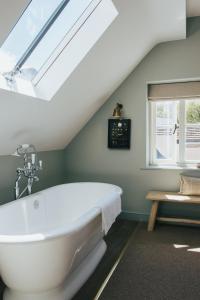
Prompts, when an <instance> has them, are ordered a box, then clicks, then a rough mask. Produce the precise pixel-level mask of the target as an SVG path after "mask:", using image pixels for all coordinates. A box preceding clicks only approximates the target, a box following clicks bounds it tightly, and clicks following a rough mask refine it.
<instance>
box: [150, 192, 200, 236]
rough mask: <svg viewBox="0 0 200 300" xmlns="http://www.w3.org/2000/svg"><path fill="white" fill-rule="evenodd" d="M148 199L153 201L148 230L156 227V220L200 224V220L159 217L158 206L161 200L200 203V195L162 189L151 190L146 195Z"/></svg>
mask: <svg viewBox="0 0 200 300" xmlns="http://www.w3.org/2000/svg"><path fill="white" fill-rule="evenodd" d="M146 199H147V200H150V201H152V206H151V213H150V216H149V222H148V231H153V230H154V227H155V222H156V220H157V221H162V222H173V223H185V224H198V225H200V220H193V219H179V218H167V217H158V216H157V212H158V206H159V202H160V201H161V202H168V203H174V202H175V203H188V204H200V196H186V195H181V194H179V193H176V192H160V191H150V192H148V194H147V195H146Z"/></svg>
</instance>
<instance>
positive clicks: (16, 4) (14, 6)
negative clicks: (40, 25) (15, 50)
mask: <svg viewBox="0 0 200 300" xmlns="http://www.w3.org/2000/svg"><path fill="white" fill-rule="evenodd" d="M29 2H30V0H17V1H13V0H1V1H0V45H1V44H2V43H3V41H4V40H5V39H6V37H7V35H8V34H9V32H10V31H11V29H12V27H13V26H14V25H15V23H16V22H17V20H18V19H19V18H20V16H21V14H22V13H23V10H24V9H25V7H26V6H27V5H28V3H29Z"/></svg>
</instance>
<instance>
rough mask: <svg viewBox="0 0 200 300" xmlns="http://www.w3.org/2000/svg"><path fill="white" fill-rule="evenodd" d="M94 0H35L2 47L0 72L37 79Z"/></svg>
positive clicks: (9, 76)
mask: <svg viewBox="0 0 200 300" xmlns="http://www.w3.org/2000/svg"><path fill="white" fill-rule="evenodd" d="M91 2H92V0H71V1H70V0H51V1H49V0H32V1H31V3H30V4H29V5H28V7H27V9H26V10H25V12H24V13H23V15H22V16H21V18H20V20H19V21H18V22H17V24H16V26H15V27H14V28H13V30H12V31H11V33H10V34H9V36H8V37H7V39H6V41H5V42H4V43H3V45H2V47H1V48H0V73H1V74H3V75H4V77H5V78H6V79H7V80H8V81H13V80H14V78H15V77H16V76H19V77H22V78H25V79H27V80H33V79H34V77H35V76H36V75H37V74H38V72H39V71H40V69H41V68H42V66H43V65H44V64H45V63H46V61H47V60H48V59H49V57H50V56H51V55H52V53H53V52H54V51H55V49H56V48H57V47H58V45H59V44H60V43H61V42H62V40H63V39H64V38H65V36H66V35H67V34H68V33H69V31H70V30H71V29H72V27H73V26H74V24H75V23H76V22H77V21H78V20H79V18H80V17H81V15H82V14H83V13H84V11H85V10H86V9H87V7H88V6H89V4H90V3H91Z"/></svg>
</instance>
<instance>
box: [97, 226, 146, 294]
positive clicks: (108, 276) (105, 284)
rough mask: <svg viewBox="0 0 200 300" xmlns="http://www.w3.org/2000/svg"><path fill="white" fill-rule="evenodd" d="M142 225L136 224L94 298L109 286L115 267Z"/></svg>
mask: <svg viewBox="0 0 200 300" xmlns="http://www.w3.org/2000/svg"><path fill="white" fill-rule="evenodd" d="M140 226H141V223H140V222H139V223H138V225H137V226H136V228H135V230H134V231H133V233H132V234H131V236H130V238H129V239H128V241H127V243H126V245H125V246H124V248H123V249H122V251H121V253H120V255H119V257H118V259H117V260H116V262H115V264H114V265H113V267H112V269H111V270H110V272H109V274H108V275H107V277H106V279H105V280H104V282H103V283H102V285H101V287H100V289H99V291H98V293H97V294H96V296H95V298H94V299H93V300H98V299H99V298H100V296H101V294H102V292H103V290H104V289H105V287H106V286H107V284H108V282H109V280H110V278H111V277H112V275H113V273H114V271H115V269H116V268H117V266H118V264H119V263H120V261H121V259H122V258H123V256H124V254H125V252H126V250H127V248H128V246H129V245H130V243H131V240H132V237H133V236H134V235H135V234H136V232H137V231H138V229H139V227H140Z"/></svg>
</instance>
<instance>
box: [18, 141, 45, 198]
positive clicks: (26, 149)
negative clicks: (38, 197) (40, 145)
mask: <svg viewBox="0 0 200 300" xmlns="http://www.w3.org/2000/svg"><path fill="white" fill-rule="evenodd" d="M13 155H15V156H19V157H23V159H24V166H23V168H17V171H16V172H17V178H16V181H15V199H19V198H21V197H22V195H23V194H24V193H25V192H27V193H28V195H30V194H31V193H32V186H33V183H34V182H36V181H39V177H38V175H37V173H38V171H41V170H42V160H38V156H37V152H36V149H35V147H34V145H29V144H23V145H20V146H19V147H17V150H16V152H15V153H14V154H13ZM23 178H27V184H26V186H25V188H24V189H23V190H22V192H21V193H20V187H19V183H20V181H21V180H22V179H23Z"/></svg>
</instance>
